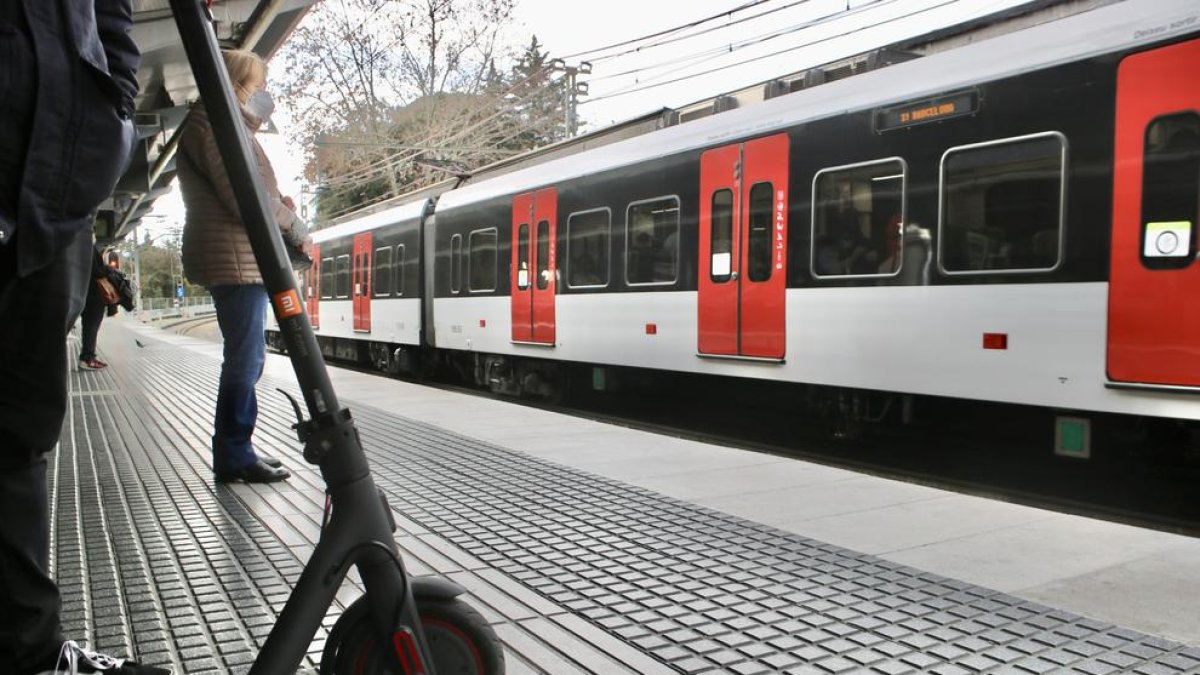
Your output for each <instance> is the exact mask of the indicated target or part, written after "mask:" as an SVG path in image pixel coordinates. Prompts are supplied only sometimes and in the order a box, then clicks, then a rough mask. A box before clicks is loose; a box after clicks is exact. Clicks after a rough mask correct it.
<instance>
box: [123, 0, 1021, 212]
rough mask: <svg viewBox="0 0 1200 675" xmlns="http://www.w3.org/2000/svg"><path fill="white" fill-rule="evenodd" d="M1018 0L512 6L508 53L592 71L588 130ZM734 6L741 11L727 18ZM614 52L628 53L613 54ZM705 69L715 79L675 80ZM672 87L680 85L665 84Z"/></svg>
mask: <svg viewBox="0 0 1200 675" xmlns="http://www.w3.org/2000/svg"><path fill="white" fill-rule="evenodd" d="M1025 2H1026V0H767V1H765V2H763V1H761V0H688V1H687V2H686V3H682V2H675V1H673V0H601V2H599V3H588V4H587V5H583V4H582V3H580V5H578V6H586V7H587V8H588V10H587V11H586V12H577V11H564V6H565V4H566V3H564V1H563V0H516V3H517V4H516V7H515V9H514V16H513V21H512V24H511V25H510V27H509V34H508V39H509V41H510V43H511V45H512V48H513V50H514V53H516V52H518V51H520V50H521V49H522V48H523V47H524V46H525V45H527V44H528V42H529V38H530V35H536V36H537V37H538V40H539V42H541V43H542V45H543V48H544V49H545V50H546V51H549V52H550V56H551V57H563V58H564V61H565V63H566V64H567V65H568V66H574V67H578V66H579V65H580V64H581V62H583V61H588V62H590V63H591V66H592V72H591V74H589V75H580V76H579V81H580V82H586V83H587V84H588V90H589V91H588V94H587V95H586V96H584V97H582V98H581V99H580V101H581V103H580V105H579V108H578V114H579V117H580V120H581V121H582V122H583V123H584V127H583V128H584V130H588V129H598V128H602V127H604V126H606V125H608V124H611V123H614V122H619V121H623V120H627V119H630V118H633V117H636V116H639V115H641V114H643V113H647V112H652V111H655V110H659V109H661V108H663V107H664V106H667V107H680V106H682V105H686V104H688V103H692V102H695V101H698V100H701V99H705V98H709V97H712V96H715V95H718V94H721V93H724V92H729V91H733V90H737V89H741V88H743V87H746V86H750V85H755V84H759V83H762V82H765V81H767V80H769V79H772V78H775V77H779V76H783V75H788V74H792V73H796V72H799V71H802V70H805V69H806V68H809V67H812V66H816V65H820V64H823V63H828V62H830V61H836V60H839V59H842V58H846V57H848V56H852V55H855V54H859V53H862V52H865V51H869V50H870V49H873V48H875V47H879V46H883V45H886V44H891V43H895V42H898V41H902V40H905V39H907V38H911V37H915V36H917V35H921V34H923V33H928V32H930V31H934V30H937V29H939V28H943V27H945V26H949V25H953V24H956V23H959V22H962V21H965V20H969V19H972V18H975V17H979V16H983V15H986V14H990V13H992V12H996V11H1000V10H1003V9H1006V8H1009V7H1012V6H1015V5H1020V4H1024V3H1025ZM739 7H743V8H744V9H741V10H740V11H733V10H736V9H737V8H739ZM722 13H724V16H722V17H721V18H719V19H716V20H713V21H708V22H705V23H702V24H700V25H697V26H695V27H693V28H690V29H686V30H683V31H679V32H673V33H667V34H665V35H662V36H660V37H657V38H654V39H652V40H647V41H644V42H641V43H639V44H637V45H628V46H624V47H617V48H613V49H608V50H605V51H594V50H597V49H598V48H601V47H606V46H609V45H613V44H616V43H619V42H622V41H626V40H632V39H635V38H640V37H643V36H646V35H650V34H653V33H658V32H660V31H667V30H670V29H673V28H676V27H678V26H681V25H683V24H687V23H690V22H694V21H699V20H701V19H705V18H708V17H712V16H715V15H718V14H722ZM655 43H661V44H655ZM634 47H640V48H639V49H636V50H634ZM581 52H587V53H582V54H581ZM620 52H631V53H626V54H622V55H616V54H619V53H620ZM737 64H741V65H737ZM705 71H714V72H710V73H707V74H703V75H700V76H697V77H690V78H686V79H682V78H685V77H686V76H688V75H691V74H695V73H703V72H705ZM670 80H679V81H677V82H674V83H672V84H661V83H664V82H667V81H670ZM651 85H661V86H653V87H651ZM269 86H270V82H269V81H268V87H269ZM275 122H276V124H277V125H278V126H279V128H280V134H278V135H274V134H271V135H268V134H260V135H259V141H260V142H261V143H262V145H263V147H264V149H265V150H266V152H267V155H268V156H269V157H270V158H271V163H272V165H273V166H274V167H275V172H276V174H277V176H278V178H279V182H280V189H281V190H282V192H283V193H284V194H290V195H294V196H297V197H298V196H299V195H300V194H301V191H302V189H303V185H302V183H301V180H300V177H301V176H300V174H301V171H302V161H301V155H302V153H301V152H300V151H299V150H298V149H297V148H295V147H292V145H291V144H289V143H288V142H287V139H288V127H289V125H288V121H287V111H286V110H281V111H280V112H279V113H277V114H276V117H275ZM298 201H299V200H298ZM183 213H184V212H183V204H182V201H181V200H180V198H179V190H178V188H175V189H173V190H172V191H171V193H170V194H168V195H166V196H164V197H162V198H160V199H159V200H158V201H157V202H155V205H154V210H153V212H152V217H151V218H150V219H148V220H143V223H144V224H145V226H146V229H149V230H151V231H152V232H161V231H162V230H169V229H178V228H179V227H182V224H183Z"/></svg>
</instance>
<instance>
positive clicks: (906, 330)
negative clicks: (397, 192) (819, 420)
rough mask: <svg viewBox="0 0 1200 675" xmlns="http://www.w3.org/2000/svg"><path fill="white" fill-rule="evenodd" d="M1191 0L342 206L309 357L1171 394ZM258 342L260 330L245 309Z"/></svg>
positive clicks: (1192, 341) (1183, 323)
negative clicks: (384, 200) (373, 204)
mask: <svg viewBox="0 0 1200 675" xmlns="http://www.w3.org/2000/svg"><path fill="white" fill-rule="evenodd" d="M1198 220H1200V6H1197V5H1196V3H1195V2H1194V1H1193V0H1126V1H1124V2H1116V3H1113V4H1108V5H1104V6H1101V7H1098V8H1096V9H1091V10H1089V11H1085V12H1081V13H1079V14H1076V15H1073V16H1069V17H1066V18H1063V19H1059V20H1055V21H1052V22H1049V23H1045V24H1041V25H1036V26H1031V27H1027V28H1024V29H1021V30H1016V31H1013V32H1010V33H1007V34H1003V35H999V36H996V37H992V38H989V39H984V40H979V41H977V42H973V43H971V44H967V45H965V46H961V47H957V48H955V49H952V50H948V51H944V52H940V53H936V54H931V55H928V56H923V57H921V58H916V59H913V60H909V61H906V62H903V63H898V64H895V65H890V66H888V67H886V68H881V69H879V70H874V71H870V72H866V73H863V74H859V75H855V76H853V77H848V78H845V79H840V80H836V81H832V82H827V83H824V84H821V85H819V86H814V87H811V88H805V89H802V90H800V91H795V92H793V93H790V94H787V95H783V96H778V97H775V98H771V99H768V100H765V101H763V102H762V103H760V104H757V105H754V106H750V107H745V108H739V109H736V110H731V111H728V112H723V113H721V114H718V115H712V116H710V117H706V118H704V119H700V120H696V121H690V122H687V123H685V124H679V125H676V126H669V127H666V128H663V129H660V130H657V131H654V132H651V133H648V134H645V135H642V136H639V137H636V138H632V139H628V140H623V141H619V142H615V143H611V144H609V145H605V146H603V147H598V148H593V149H587V150H583V151H581V152H577V153H575V154H571V155H568V156H564V157H559V158H554V159H548V160H546V161H544V162H540V163H536V164H534V165H532V166H527V167H524V168H521V169H519V170H515V171H510V172H508V173H504V174H502V175H497V176H481V177H477V178H471V179H468V180H465V181H463V182H462V183H461V184H455V185H448V186H446V187H445V189H442V190H439V191H436V193H434V194H425V195H422V196H421V197H420V198H417V199H411V200H408V201H405V202H403V203H399V204H395V205H391V206H389V207H388V208H386V209H382V210H376V211H375V212H372V213H369V214H366V215H362V216H357V217H351V218H349V219H348V220H346V221H344V222H341V223H338V224H336V225H334V226H332V227H329V228H327V229H324V230H320V231H318V232H316V233H315V234H314V237H313V239H314V242H315V251H316V253H315V256H314V258H315V264H314V265H313V267H312V268H311V269H309V270H308V271H306V272H304V273H303V275H302V279H301V287H302V289H303V293H304V295H305V298H306V303H305V304H306V311H307V313H308V315H309V319H310V321H311V322H312V325H313V327H314V328H315V329H316V332H317V335H318V340H319V341H320V343H321V345H322V349H323V350H324V352H325V353H326V355H328V356H330V357H337V358H343V359H349V360H355V361H361V362H366V363H370V364H373V365H375V366H377V367H379V368H380V369H382V370H385V371H389V372H420V371H421V370H422V369H423V368H428V367H430V365H431V364H441V365H451V366H453V367H455V368H457V369H458V370H459V371H460V372H462V373H464V375H465V376H466V377H469V378H471V379H472V380H473V381H474V383H475V384H478V385H480V386H483V387H487V388H490V389H492V390H493V391H497V392H501V393H506V394H512V395H531V396H543V397H553V396H555V395H556V394H557V393H558V392H559V391H560V390H561V388H562V386H563V382H564V381H565V378H566V376H565V375H564V372H565V371H567V370H570V371H572V372H574V373H576V374H579V373H584V381H585V382H587V383H588V386H590V387H592V388H594V389H597V390H604V389H606V388H612V387H615V386H617V384H618V383H620V382H621V381H622V374H623V373H629V372H639V373H651V374H652V373H667V372H672V373H690V374H693V375H702V376H706V377H712V378H740V379H742V380H750V381H760V382H761V381H774V382H781V383H791V384H795V385H797V386H800V387H804V388H806V390H809V389H810V390H813V391H817V392H827V393H830V394H838V395H843V396H844V395H845V392H854V393H855V395H862V394H864V393H865V394H870V395H879V396H895V397H903V398H906V399H911V398H912V397H922V396H926V397H947V398H950V399H956V400H967V401H977V402H981V403H982V402H996V403H1011V404H1020V405H1026V406H1036V407H1039V408H1044V409H1047V410H1051V411H1056V414H1057V419H1058V420H1059V422H1060V424H1059V426H1058V430H1057V431H1056V433H1057V434H1058V436H1059V440H1058V441H1057V443H1058V446H1059V448H1058V449H1060V450H1062V451H1063V452H1066V453H1069V452H1077V453H1079V452H1082V453H1086V452H1087V443H1088V441H1087V436H1088V435H1089V434H1090V433H1091V431H1090V426H1089V424H1090V420H1092V419H1094V418H1095V417H1096V416H1100V415H1108V414H1116V415H1128V416H1136V417H1145V418H1166V419H1171V420H1177V421H1181V422H1184V423H1188V424H1190V423H1191V422H1192V421H1195V420H1198V419H1200V396H1198V394H1200V311H1192V310H1191V309H1189V306H1190V305H1191V304H1192V303H1193V302H1200V265H1198V264H1196V263H1195V262H1194V261H1195V258H1196V252H1197V237H1198V234H1197V225H1196V223H1197V221H1198ZM268 340H269V341H271V343H272V344H274V345H275V346H281V345H280V344H279V340H278V335H276V334H274V333H273V332H270V331H269V334H268Z"/></svg>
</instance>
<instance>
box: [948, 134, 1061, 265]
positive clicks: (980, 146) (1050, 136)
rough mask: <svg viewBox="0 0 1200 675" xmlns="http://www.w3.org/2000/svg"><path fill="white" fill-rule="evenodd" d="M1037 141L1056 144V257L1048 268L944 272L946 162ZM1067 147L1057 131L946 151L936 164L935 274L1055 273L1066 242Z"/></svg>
mask: <svg viewBox="0 0 1200 675" xmlns="http://www.w3.org/2000/svg"><path fill="white" fill-rule="evenodd" d="M1041 138H1054V139H1057V140H1058V142H1059V167H1058V254H1057V256H1056V257H1055V261H1054V264H1053V265H1051V266H1050V267H1022V268H1017V269H999V270H948V269H946V265H945V257H944V254H943V242H945V240H946V239H945V236H944V235H945V231H944V226H945V218H946V213H945V211H946V158H947V157H949V156H950V155H951V154H953V153H955V152H962V151H964V150H976V149H979V148H988V147H994V146H999V145H1009V144H1012V143H1021V142H1024V141H1031V140H1034V139H1041ZM1069 150H1070V144H1069V143H1068V141H1067V136H1066V134H1064V133H1062V132H1061V131H1039V132H1037V133H1033V134H1022V135H1020V136H1009V137H1007V138H997V139H993V140H990V141H983V142H980V143H968V144H966V145H956V146H953V147H950V148H947V149H946V151H945V152H943V153H942V158H941V160H939V162H938V195H937V197H938V222H937V254H936V257H937V267H938V271H939V272H941V273H942V274H945V275H946V276H949V277H962V276H974V275H986V276H1011V275H1014V274H1050V273H1052V272H1056V271H1058V269H1059V268H1061V267H1062V265H1063V254H1064V253H1065V251H1066V239H1067V161H1068V157H1069V155H1068V153H1069Z"/></svg>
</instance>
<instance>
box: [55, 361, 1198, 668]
mask: <svg viewBox="0 0 1200 675" xmlns="http://www.w3.org/2000/svg"><path fill="white" fill-rule="evenodd" d="M138 357H139V358H138V359H136V362H134V363H132V364H130V367H129V371H128V372H127V373H125V374H123V375H122V377H123V378H125V377H128V378H130V380H131V381H132V382H137V383H138V387H140V389H138V392H137V394H136V398H137V400H134V401H131V400H130V398H129V397H128V395H126V396H125V397H124V398H119V397H118V396H116V395H115V394H114V393H113V392H112V389H113V388H114V387H115V386H116V385H115V383H114V382H112V381H111V380H106V379H105V378H106V377H109V375H108V374H107V373H99V375H100V377H99V378H93V379H91V380H90V381H89V383H88V384H87V386H80V387H79V388H78V390H77V392H76V393H77V395H76V396H75V397H74V408H73V415H72V420H71V422H69V426H70V428H71V430H72V431H71V436H72V437H71V438H68V437H67V435H64V442H63V449H62V451H61V452H60V453H59V456H58V459H57V460H56V461H57V465H56V470H55V475H56V479H55V484H54V489H55V504H56V513H55V518H56V522H57V533H58V534H57V536H56V541H55V554H54V561H55V569H56V573H57V574H58V576H59V579H60V581H61V583H62V584H63V587H64V591H65V592H66V593H67V594H68V595H71V594H73V595H71V597H72V598H75V599H78V598H79V597H80V596H84V601H83V602H73V603H70V604H71V606H72V607H73V608H74V609H72V610H71V612H70V614H69V615H68V616H67V617H66V620H67V623H68V627H69V630H72V629H73V632H74V633H80V632H82V631H85V630H89V629H92V630H94V635H93V636H92V637H94V639H95V640H96V641H97V642H99V643H100V644H101V645H103V646H106V647H109V646H113V645H115V646H116V648H117V649H120V648H122V647H129V646H134V647H136V648H137V649H138V650H139V651H140V652H141V653H142V654H144V655H152V656H161V657H163V658H169V659H171V660H174V661H176V662H187V663H189V666H188V667H187V669H186V672H189V673H193V672H195V673H207V672H228V670H229V669H231V668H234V667H237V666H240V665H244V664H245V663H247V662H248V660H249V659H250V658H252V656H253V649H254V648H255V645H256V644H257V643H258V642H259V641H261V637H262V636H263V635H265V631H266V630H268V629H269V625H270V623H272V622H273V619H274V615H275V613H276V612H277V611H278V609H279V608H280V607H281V606H282V604H281V603H282V599H283V598H285V597H286V592H287V589H288V588H289V585H288V584H289V583H290V582H291V580H293V579H294V578H295V576H296V575H297V574H298V572H299V563H298V561H297V559H296V558H295V556H294V555H293V554H292V553H291V552H290V550H289V549H288V548H287V547H286V546H285V545H284V543H283V542H281V541H280V539H279V538H278V537H277V536H276V534H275V533H274V532H273V530H272V529H271V528H270V527H268V526H267V525H265V524H264V523H263V522H262V521H261V520H259V519H258V518H256V517H255V516H254V514H253V513H252V512H251V511H248V510H247V509H246V507H245V506H244V505H243V504H242V502H241V501H240V500H239V498H238V497H237V496H235V495H234V494H233V493H231V492H229V491H227V490H218V489H214V488H213V486H212V485H211V480H210V478H209V475H208V471H209V469H208V467H207V465H206V464H205V460H204V455H203V453H202V452H199V453H198V452H196V451H195V449H194V448H192V449H189V450H187V451H183V452H180V451H179V450H178V445H179V444H180V443H185V442H189V441H185V440H181V439H185V438H186V437H187V435H185V434H179V433H177V432H175V431H173V428H174V427H176V426H178V425H180V424H182V422H180V421H178V420H177V419H175V418H174V417H172V416H173V415H177V414H178V413H179V412H180V410H181V405H184V403H181V402H186V401H192V404H188V405H193V404H194V405H195V406H198V408H197V409H203V407H204V406H205V405H207V406H211V405H212V404H211V396H212V395H211V394H207V396H208V399H207V401H208V402H207V403H205V396H206V394H197V392H206V391H208V390H211V389H215V386H214V383H215V381H216V377H217V368H218V364H217V363H216V362H215V361H213V360H211V359H205V358H202V357H198V356H196V355H195V354H193V353H190V352H186V351H184V350H182V349H178V348H172V347H169V346H167V345H157V348H155V349H147V350H145V351H144V352H142V353H139V354H138ZM87 375H88V376H89V377H91V376H92V375H96V374H87ZM77 379H78V378H77ZM276 386H280V383H278V382H268V381H265V380H264V382H263V383H262V384H261V386H260V390H259V391H260V406H261V410H262V412H261V415H262V416H263V417H262V422H261V423H260V433H278V434H286V433H288V432H287V427H288V425H290V423H291V421H292V420H291V419H290V418H291V410H290V407H289V406H288V405H287V404H286V402H283V401H282V399H280V398H278V397H276V396H273V395H271V394H268V393H266V392H270V391H272V390H273V389H274V388H275V387H276ZM283 386H284V388H285V389H289V390H291V389H293V387H290V386H287V385H283ZM346 403H348V404H349V405H350V406H351V408H352V410H353V411H354V415H355V418H356V420H357V424H358V427H359V429H360V431H361V433H362V437H363V441H364V444H365V446H366V448H367V450H368V453H369V455H370V458H371V461H372V463H373V467H374V470H375V473H376V480H377V482H378V483H379V484H380V485H381V487H383V488H384V489H385V491H386V492H387V493H388V495H389V497H390V499H391V502H392V505H393V507H395V508H397V509H398V510H399V511H401V512H402V513H404V514H405V516H406V517H407V518H409V519H411V520H412V521H414V522H415V523H418V524H419V525H420V526H421V527H423V528H426V529H427V530H429V531H430V532H432V533H435V534H436V535H439V536H440V537H442V538H444V539H446V540H448V541H450V542H453V543H454V544H456V545H457V546H458V547H460V548H461V549H463V550H464V551H466V552H469V553H470V554H472V555H473V556H475V557H476V558H478V559H479V560H481V561H484V562H486V563H487V564H489V565H490V566H492V567H493V568H495V569H497V570H500V571H502V572H503V573H504V574H506V575H509V576H510V577H511V578H513V579H516V580H518V581H520V582H521V583H522V584H524V585H525V586H527V587H528V588H530V589H533V590H534V591H536V592H537V593H538V594H540V595H541V596H543V597H544V598H545V599H547V600H549V601H551V602H552V603H555V604H556V605H558V606H561V607H563V608H565V609H567V610H569V611H570V612H573V613H574V614H576V615H578V616H580V617H583V618H584V619H586V620H587V621H589V622H591V623H592V624H594V625H595V626H596V627H598V628H600V629H602V630H603V631H605V632H607V633H609V634H611V635H613V636H615V637H616V638H618V639H620V640H622V641H624V642H625V643H627V644H629V645H631V646H633V647H635V648H636V649H638V650H642V651H643V652H645V653H646V654H648V655H651V656H652V657H653V658H655V659H658V660H660V661H662V662H663V663H666V664H669V666H670V667H671V668H673V669H675V670H677V671H679V672H682V673H737V674H740V675H750V674H754V673H778V672H783V673H796V674H800V673H862V672H870V673H881V674H884V675H900V674H902V673H937V674H941V675H951V674H955V673H963V674H967V673H1035V674H1036V673H1097V674H1098V673H1115V672H1126V673H1141V674H1142V675H1158V674H1160V673H1163V674H1165V673H1171V674H1177V673H1200V649H1197V648H1194V647H1188V646H1186V645H1183V644H1180V643H1176V642H1171V641H1167V640H1163V639H1159V638H1156V637H1152V636H1149V635H1145V634H1141V633H1138V632H1135V631H1131V630H1127V629H1124V628H1122V627H1120V626H1114V625H1110V624H1106V623H1103V622H1099V621H1094V620H1090V619H1087V618H1084V617H1081V616H1078V615H1075V614H1071V613H1068V612H1063V611H1059V610H1056V609H1054V608H1052V607H1047V606H1045V605H1041V604H1037V603H1033V602H1028V601H1025V600H1022V599H1020V598H1017V597H1014V596H1011V595H1006V594H1004V593H999V592H996V591H992V590H989V589H986V588H981V587H978V586H974V585H971V584H966V583H963V582H959V581H956V580H953V579H948V578H945V577H941V576H938V575H934V574H929V573H925V572H922V571H921V570H917V569H913V568H910V567H905V566H903V565H899V564H894V563H890V562H887V561H884V560H881V559H879V558H876V557H873V556H870V555H865V554H861V553H857V552H855V551H851V550H847V549H844V548H840V547H837V546H832V545H829V544H825V543H822V542H819V541H814V540H811V539H806V538H803V537H800V536H797V535H794V534H790V533H786V532H783V531H780V530H777V529H774V528H771V527H767V526H764V525H760V524H757V523H753V522H749V521H746V520H744V519H741V518H737V517H734V516H730V515H727V514H723V513H720V512H716V511H713V510H710V509H707V508H703V507H700V506H696V505H692V504H689V503H686V502H682V501H679V500H675V499H672V498H668V497H665V496H663V495H660V494H657V493H654V492H651V491H648V490H644V489H641V488H637V487H633V486H630V485H626V484H623V483H620V482H617V481H613V480H609V479H606V478H602V477H598V476H595V475H592V474H589V473H586V472H583V471H579V470H575V469H571V468H567V467H563V466H560V465H557V464H554V463H552V462H548V461H544V460H541V459H537V458H534V457H531V456H529V455H526V454H523V453H520V452H516V451H513V450H509V449H505V448H501V447H498V446H495V445H493V444H490V443H487V442H483V441H480V440H477V439H471V438H466V437H463V436H461V435H457V434H454V433H451V432H448V431H446V430H444V429H441V428H438V427H434V426H431V425H428V424H424V423H421V422H417V421H414V420H410V419H406V418H404V417H402V416H401V415H397V414H395V413H393V412H389V411H384V410H379V409H374V408H370V407H365V406H357V405H354V404H353V403H352V402H346ZM131 408H135V409H131ZM188 424H194V425H198V428H204V427H205V425H206V424H207V421H206V420H200V421H198V422H197V421H195V420H192V421H191V422H188ZM143 427H145V428H146V429H149V434H147V433H146V432H144V431H141V429H142V428H143ZM195 433H198V432H195V431H194V432H192V436H193V437H194V435H195ZM116 436H120V438H121V441H120V442H119V443H115V442H110V439H111V438H114V437H116ZM190 442H194V441H190ZM117 446H120V447H121V450H119V451H118V450H117V449H116V447H117ZM126 448H127V449H126ZM97 485H99V486H110V485H111V486H120V489H119V490H115V491H110V490H107V489H104V488H102V487H101V488H97V487H96V486H97ZM97 530H98V531H97ZM85 591H86V592H85ZM123 641H124V642H123ZM193 658H197V659H200V660H201V661H200V664H201V665H200V666H193V665H190V664H191V663H192V659H193Z"/></svg>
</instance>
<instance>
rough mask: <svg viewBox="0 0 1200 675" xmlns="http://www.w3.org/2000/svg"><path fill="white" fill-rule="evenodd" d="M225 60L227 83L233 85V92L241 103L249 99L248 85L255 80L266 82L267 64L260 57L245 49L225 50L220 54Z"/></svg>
mask: <svg viewBox="0 0 1200 675" xmlns="http://www.w3.org/2000/svg"><path fill="white" fill-rule="evenodd" d="M221 56H222V57H224V59H225V69H226V70H227V71H229V81H230V82H231V83H233V92H234V94H236V95H237V97H238V100H239V101H241V102H242V103H245V102H246V99H247V98H249V97H250V94H252V93H253V92H252V91H251V90H250V83H251V82H254V81H256V80H260V81H263V82H266V81H267V63H266V61H263V59H262V57H261V56H259V55H258V54H255V53H254V52H252V51H249V50H247V49H226V50H224V51H223V52H221Z"/></svg>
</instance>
